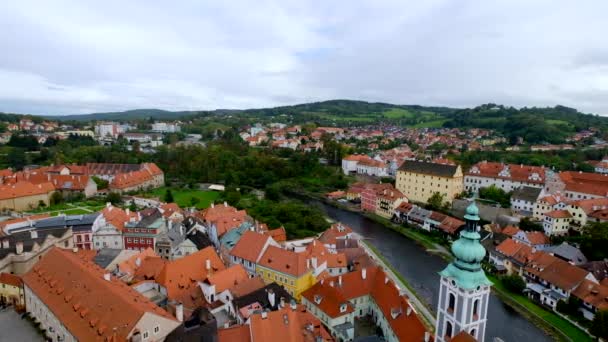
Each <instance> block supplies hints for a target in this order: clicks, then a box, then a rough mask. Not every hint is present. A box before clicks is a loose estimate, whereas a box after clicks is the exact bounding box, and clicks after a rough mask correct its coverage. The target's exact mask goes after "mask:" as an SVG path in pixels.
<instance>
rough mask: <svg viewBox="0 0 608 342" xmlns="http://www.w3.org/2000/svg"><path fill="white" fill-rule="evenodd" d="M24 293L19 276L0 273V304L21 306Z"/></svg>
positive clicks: (23, 301)
mask: <svg viewBox="0 0 608 342" xmlns="http://www.w3.org/2000/svg"><path fill="white" fill-rule="evenodd" d="M24 303H25V294H24V292H23V281H22V280H21V277H19V276H16V275H14V274H10V273H0V304H11V305H14V306H19V307H23V305H24Z"/></svg>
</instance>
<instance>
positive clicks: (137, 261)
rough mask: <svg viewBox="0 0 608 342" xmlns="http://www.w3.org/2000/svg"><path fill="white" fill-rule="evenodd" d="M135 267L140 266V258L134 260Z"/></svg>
mask: <svg viewBox="0 0 608 342" xmlns="http://www.w3.org/2000/svg"><path fill="white" fill-rule="evenodd" d="M135 266H137V267H139V266H141V258H140V257H137V259H135Z"/></svg>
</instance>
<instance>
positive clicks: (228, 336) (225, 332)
mask: <svg viewBox="0 0 608 342" xmlns="http://www.w3.org/2000/svg"><path fill="white" fill-rule="evenodd" d="M217 340H218V342H234V341H239V342H249V341H251V335H250V333H249V325H246V324H243V325H235V326H232V327H230V328H224V329H218V330H217Z"/></svg>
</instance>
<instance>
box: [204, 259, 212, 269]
mask: <svg viewBox="0 0 608 342" xmlns="http://www.w3.org/2000/svg"><path fill="white" fill-rule="evenodd" d="M205 268H206V269H207V271H209V270H211V260H209V259H207V260H205Z"/></svg>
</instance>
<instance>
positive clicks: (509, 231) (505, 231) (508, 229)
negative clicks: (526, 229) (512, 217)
mask: <svg viewBox="0 0 608 342" xmlns="http://www.w3.org/2000/svg"><path fill="white" fill-rule="evenodd" d="M502 233H503V234H505V235H508V236H513V235H515V234H517V233H519V228H517V227H515V226H506V227H505V228H504V229H503V230H502Z"/></svg>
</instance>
